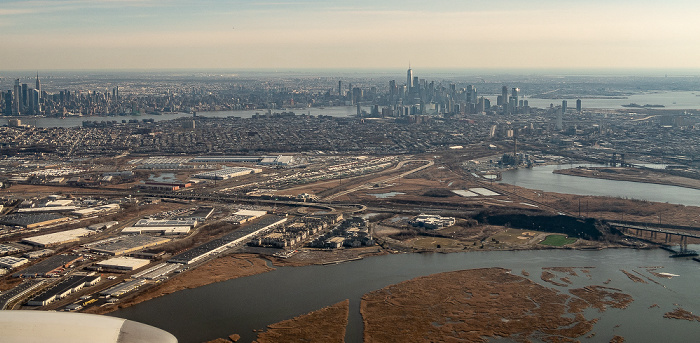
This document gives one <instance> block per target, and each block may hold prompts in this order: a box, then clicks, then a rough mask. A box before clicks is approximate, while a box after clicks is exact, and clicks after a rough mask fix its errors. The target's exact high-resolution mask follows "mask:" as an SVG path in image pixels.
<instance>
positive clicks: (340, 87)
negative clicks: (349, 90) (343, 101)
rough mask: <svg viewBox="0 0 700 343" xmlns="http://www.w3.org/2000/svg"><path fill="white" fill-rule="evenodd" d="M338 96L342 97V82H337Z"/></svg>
mask: <svg viewBox="0 0 700 343" xmlns="http://www.w3.org/2000/svg"><path fill="white" fill-rule="evenodd" d="M338 96H339V97H343V81H338Z"/></svg>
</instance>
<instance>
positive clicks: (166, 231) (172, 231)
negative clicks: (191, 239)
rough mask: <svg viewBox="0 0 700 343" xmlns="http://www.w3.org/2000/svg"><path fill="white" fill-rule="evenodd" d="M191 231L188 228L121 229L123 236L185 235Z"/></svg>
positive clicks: (138, 227) (149, 227)
mask: <svg viewBox="0 0 700 343" xmlns="http://www.w3.org/2000/svg"><path fill="white" fill-rule="evenodd" d="M191 230H192V229H191V228H190V227H189V226H131V227H127V228H124V229H122V234H123V235H133V234H157V235H165V236H171V235H186V234H188V233H190V231H191Z"/></svg>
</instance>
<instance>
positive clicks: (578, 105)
mask: <svg viewBox="0 0 700 343" xmlns="http://www.w3.org/2000/svg"><path fill="white" fill-rule="evenodd" d="M576 112H579V113H581V99H578V100H576Z"/></svg>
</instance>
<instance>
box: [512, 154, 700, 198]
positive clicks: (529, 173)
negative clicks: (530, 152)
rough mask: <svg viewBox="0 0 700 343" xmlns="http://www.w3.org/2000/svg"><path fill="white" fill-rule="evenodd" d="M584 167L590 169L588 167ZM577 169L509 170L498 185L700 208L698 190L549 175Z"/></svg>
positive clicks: (544, 167)
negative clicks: (561, 170) (558, 170)
mask: <svg viewBox="0 0 700 343" xmlns="http://www.w3.org/2000/svg"><path fill="white" fill-rule="evenodd" d="M583 165H585V166H591V165H590V164H583ZM577 166H579V164H572V165H568V164H567V165H549V166H541V167H534V168H530V169H528V168H520V169H515V170H509V171H505V172H503V173H502V174H501V176H502V180H501V182H502V183H507V184H511V185H516V186H520V187H524V188H530V189H537V190H541V191H546V192H558V193H568V194H576V195H599V196H610V197H622V198H630V199H639V200H648V201H655V202H667V203H671V204H681V205H692V206H700V190H697V189H692V188H684V187H677V186H668V185H657V184H653V183H642V182H630V181H618V180H605V179H594V178H588V177H580V176H572V175H562V174H555V173H552V171H554V170H557V169H566V168H574V167H577Z"/></svg>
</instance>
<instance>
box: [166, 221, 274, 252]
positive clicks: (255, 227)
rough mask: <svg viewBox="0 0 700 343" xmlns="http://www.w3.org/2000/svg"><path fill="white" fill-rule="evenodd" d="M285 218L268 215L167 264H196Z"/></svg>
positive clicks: (272, 226) (270, 227) (191, 250)
mask: <svg viewBox="0 0 700 343" xmlns="http://www.w3.org/2000/svg"><path fill="white" fill-rule="evenodd" d="M285 221H287V218H285V217H280V216H275V215H269V216H266V217H263V218H261V219H260V220H259V221H257V222H255V223H253V224H250V225H246V226H244V227H241V228H240V229H238V230H236V231H234V232H232V233H229V234H227V235H225V236H223V237H221V238H219V239H214V240H211V241H209V242H207V243H204V244H202V245H200V246H198V247H196V248H193V249H190V250H188V251H185V252H183V253H180V254H178V255H175V256H173V257H172V258H171V259H170V260H168V262H171V263H182V264H190V263H194V262H197V261H199V260H201V259H203V258H205V257H207V256H209V255H212V254H216V253H219V252H222V251H224V250H226V249H228V248H231V247H233V246H235V245H238V244H240V243H241V242H243V241H244V240H246V239H248V238H250V237H253V236H254V235H256V234H260V233H263V232H265V231H267V230H270V229H272V228H274V227H275V226H277V225H279V224H282V223H284V222H285Z"/></svg>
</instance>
